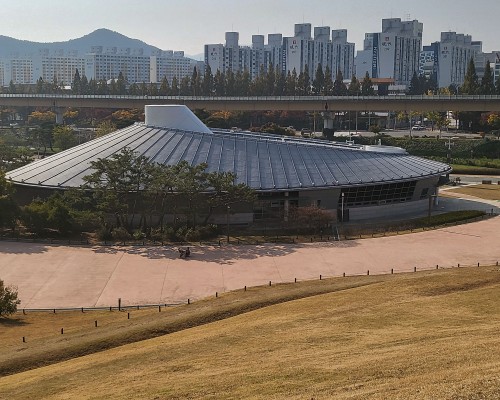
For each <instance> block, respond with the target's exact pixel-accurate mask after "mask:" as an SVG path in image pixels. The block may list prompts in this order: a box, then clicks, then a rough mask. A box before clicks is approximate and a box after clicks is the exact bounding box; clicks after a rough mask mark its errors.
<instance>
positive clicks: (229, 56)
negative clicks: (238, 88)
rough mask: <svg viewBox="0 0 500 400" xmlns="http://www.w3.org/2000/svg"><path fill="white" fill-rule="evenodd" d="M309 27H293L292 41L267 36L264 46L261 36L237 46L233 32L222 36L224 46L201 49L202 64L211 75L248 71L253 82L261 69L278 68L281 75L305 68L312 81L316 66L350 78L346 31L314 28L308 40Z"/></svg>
mask: <svg viewBox="0 0 500 400" xmlns="http://www.w3.org/2000/svg"><path fill="white" fill-rule="evenodd" d="M311 32H312V26H311V24H308V23H304V24H296V25H295V29H294V36H293V37H283V35H282V34H279V33H274V34H269V35H268V40H267V44H265V43H264V36H263V35H253V36H252V46H251V47H250V46H239V43H238V40H239V36H238V33H237V32H227V33H226V44H225V45H223V44H207V45H205V64H206V65H209V66H210V69H211V71H212V73H213V74H215V73H216V72H217V70H220V71H228V70H232V71H233V72H236V71H243V70H248V71H249V73H250V76H251V77H252V79H255V78H256V77H257V76H258V74H259V72H260V70H261V67H264V69H265V70H266V71H267V70H268V68H269V66H270V65H273V67H274V68H276V66H278V68H279V70H281V71H282V72H284V73H288V72H292V71H293V70H294V69H295V71H296V72H297V74H300V73H301V72H304V71H305V68H306V66H307V69H308V73H309V75H310V77H311V79H313V78H314V74H315V73H316V69H317V68H318V65H319V64H321V66H322V67H323V69H325V68H326V67H327V66H328V67H329V68H330V71H331V73H332V77H333V78H335V75H336V73H337V71H339V70H340V71H341V72H342V74H343V75H344V77H347V78H350V77H351V76H352V74H353V72H354V43H349V42H347V31H346V30H334V31H331V30H330V27H328V26H323V27H315V28H314V38H313V37H311Z"/></svg>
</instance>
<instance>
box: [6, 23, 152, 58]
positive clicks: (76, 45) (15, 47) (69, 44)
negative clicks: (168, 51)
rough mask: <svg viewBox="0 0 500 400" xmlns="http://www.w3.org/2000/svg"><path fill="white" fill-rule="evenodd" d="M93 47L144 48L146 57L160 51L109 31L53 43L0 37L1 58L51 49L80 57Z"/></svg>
mask: <svg viewBox="0 0 500 400" xmlns="http://www.w3.org/2000/svg"><path fill="white" fill-rule="evenodd" d="M92 46H103V47H121V48H123V47H130V48H143V49H144V54H145V55H149V54H150V53H151V52H152V51H154V50H159V49H158V48H157V47H154V46H151V45H149V44H147V43H145V42H143V41H141V40H138V39H131V38H129V37H127V36H125V35H122V34H120V33H118V32H114V31H111V30H109V29H97V30H96V31H94V32H92V33H89V34H88V35H85V36H82V37H81V38H78V39H71V40H68V41H66V42H53V43H38V42H30V41H27V40H19V39H14V38H11V37H8V36H2V35H0V57H9V56H11V55H13V54H17V55H19V56H24V55H35V54H38V51H39V50H41V49H49V51H50V52H53V51H56V50H63V51H64V52H67V51H72V50H77V51H78V53H79V55H83V54H85V53H88V52H89V51H90V48H91V47H92Z"/></svg>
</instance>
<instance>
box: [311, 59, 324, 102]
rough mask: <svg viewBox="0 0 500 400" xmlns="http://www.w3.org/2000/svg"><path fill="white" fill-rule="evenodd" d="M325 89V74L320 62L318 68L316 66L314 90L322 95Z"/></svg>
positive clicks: (316, 93)
mask: <svg viewBox="0 0 500 400" xmlns="http://www.w3.org/2000/svg"><path fill="white" fill-rule="evenodd" d="M324 89H325V74H324V73H323V67H322V66H321V64H318V68H316V74H315V76H314V80H313V84H312V90H313V93H314V94H315V95H320V94H322V93H323V92H324Z"/></svg>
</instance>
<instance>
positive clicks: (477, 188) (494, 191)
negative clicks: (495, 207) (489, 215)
mask: <svg viewBox="0 0 500 400" xmlns="http://www.w3.org/2000/svg"><path fill="white" fill-rule="evenodd" d="M447 192H452V193H461V194H466V195H468V196H474V197H479V198H480V199H486V200H500V185H474V186H466V187H460V188H456V189H449V190H446V191H444V192H441V194H443V195H445V194H446V193H447Z"/></svg>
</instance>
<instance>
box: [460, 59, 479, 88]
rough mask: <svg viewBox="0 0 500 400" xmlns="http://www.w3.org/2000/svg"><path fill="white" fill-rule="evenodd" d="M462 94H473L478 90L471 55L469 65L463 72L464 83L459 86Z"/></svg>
mask: <svg viewBox="0 0 500 400" xmlns="http://www.w3.org/2000/svg"><path fill="white" fill-rule="evenodd" d="M460 89H461V90H460V92H461V93H462V94H468V95H473V94H477V92H478V90H479V79H478V77H477V73H476V65H475V64H474V59H473V58H472V57H471V59H470V61H469V65H468V66H467V72H466V73H465V79H464V84H463V85H462V87H461V88H460Z"/></svg>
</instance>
